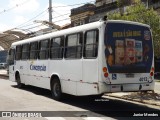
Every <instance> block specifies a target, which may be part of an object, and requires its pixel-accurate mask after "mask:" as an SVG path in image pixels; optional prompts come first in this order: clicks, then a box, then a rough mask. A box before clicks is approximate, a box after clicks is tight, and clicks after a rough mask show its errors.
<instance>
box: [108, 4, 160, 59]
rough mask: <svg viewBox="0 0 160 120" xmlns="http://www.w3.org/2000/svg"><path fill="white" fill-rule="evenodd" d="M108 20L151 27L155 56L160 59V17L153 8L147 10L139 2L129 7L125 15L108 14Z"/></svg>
mask: <svg viewBox="0 0 160 120" xmlns="http://www.w3.org/2000/svg"><path fill="white" fill-rule="evenodd" d="M108 19H115V20H116V19H119V20H129V21H135V22H140V23H144V24H148V25H150V26H151V29H152V34H153V44H154V51H155V56H156V57H160V16H159V15H158V13H157V12H156V11H155V10H154V9H153V8H150V9H146V6H145V5H144V4H143V3H141V2H139V1H138V2H135V4H134V5H132V6H128V7H127V9H126V11H125V13H124V14H123V15H122V14H121V13H120V12H118V13H112V14H108Z"/></svg>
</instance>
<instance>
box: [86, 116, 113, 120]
mask: <svg viewBox="0 0 160 120" xmlns="http://www.w3.org/2000/svg"><path fill="white" fill-rule="evenodd" d="M83 119H84V120H116V119H113V118H110V117H105V118H100V117H85V118H83Z"/></svg>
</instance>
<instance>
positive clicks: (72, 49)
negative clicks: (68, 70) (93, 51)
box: [65, 33, 83, 59]
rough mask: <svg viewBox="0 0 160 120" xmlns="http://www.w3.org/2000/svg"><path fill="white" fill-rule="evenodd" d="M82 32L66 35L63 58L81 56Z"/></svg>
mask: <svg viewBox="0 0 160 120" xmlns="http://www.w3.org/2000/svg"><path fill="white" fill-rule="evenodd" d="M82 35H83V34H82V33H76V34H72V35H68V36H67V37H66V39H67V40H66V47H65V58H76V59H77V58H79V59H80V58H81V57H82V39H83V37H82Z"/></svg>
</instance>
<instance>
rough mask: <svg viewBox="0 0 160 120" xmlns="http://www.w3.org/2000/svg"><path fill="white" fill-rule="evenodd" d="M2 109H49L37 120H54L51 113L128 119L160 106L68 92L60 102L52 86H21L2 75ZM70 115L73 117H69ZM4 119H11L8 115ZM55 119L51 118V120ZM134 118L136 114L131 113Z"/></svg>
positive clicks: (101, 119) (62, 118)
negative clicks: (92, 97) (52, 90)
mask: <svg viewBox="0 0 160 120" xmlns="http://www.w3.org/2000/svg"><path fill="white" fill-rule="evenodd" d="M158 86H159V85H158ZM0 111H19V112H21V111H28V112H30V111H50V112H48V113H46V112H42V113H44V115H47V114H48V115H49V116H45V118H37V119H38V120H41V119H45V120H51V118H49V117H52V116H56V117H58V118H56V120H58V119H60V120H75V119H76V120H77V119H78V120H82V119H83V120H90V117H98V118H96V119H95V118H93V119H95V120H105V119H106V120H107V119H111V120H112V119H128V117H124V116H127V115H129V116H130V115H132V114H134V113H136V114H138V113H142V114H143V113H157V112H158V113H159V112H160V108H158V107H157V108H156V107H155V108H153V107H152V106H147V105H142V104H137V103H131V102H129V101H122V100H119V99H114V98H110V97H103V98H101V99H90V98H89V97H75V96H70V95H66V96H65V98H64V100H63V101H61V102H58V101H55V100H53V99H52V98H51V93H50V91H49V90H45V89H41V88H37V87H32V86H26V87H25V88H23V89H18V88H17V87H16V84H15V83H14V82H11V81H8V80H3V79H0ZM53 111H54V112H53ZM159 116H160V114H159ZM68 117H72V118H70V119H69V118H68ZM121 117H123V118H121ZM136 118H137V117H136ZM3 119H4V120H8V118H3ZM10 119H13V118H10ZM30 119H32V118H30ZM54 119H55V118H52V120H54ZM132 119H135V117H132ZM141 119H142V118H141ZM145 119H146V118H145ZM152 119H153V118H152ZM155 119H158V118H155ZM16 120H17V118H16ZM25 120H29V119H25Z"/></svg>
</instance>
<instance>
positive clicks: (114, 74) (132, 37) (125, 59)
mask: <svg viewBox="0 0 160 120" xmlns="http://www.w3.org/2000/svg"><path fill="white" fill-rule="evenodd" d="M104 43H105V48H106V49H105V58H106V60H105V61H106V63H105V64H106V66H107V68H108V72H109V73H110V74H109V78H110V80H111V84H141V83H149V82H151V79H153V75H152V74H153V73H152V74H150V72H151V71H152V72H153V70H152V68H153V65H154V64H153V47H152V36H151V31H150V28H149V26H147V25H142V24H135V23H132V22H130V23H128V22H123V23H121V22H117V23H116V22H114V23H112V22H109V23H107V25H106V28H105V41H104ZM151 75H152V76H151ZM151 77H152V78H151Z"/></svg>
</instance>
